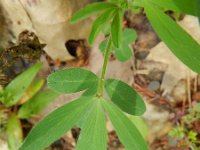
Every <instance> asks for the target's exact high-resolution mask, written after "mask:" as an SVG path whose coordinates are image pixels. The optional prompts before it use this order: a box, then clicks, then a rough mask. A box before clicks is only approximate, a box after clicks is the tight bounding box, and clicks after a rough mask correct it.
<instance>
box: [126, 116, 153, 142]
mask: <svg viewBox="0 0 200 150" xmlns="http://www.w3.org/2000/svg"><path fill="white" fill-rule="evenodd" d="M128 118H129V119H130V120H131V122H133V124H134V125H135V126H136V128H137V129H138V131H140V134H141V135H142V137H143V138H144V139H147V136H148V130H149V129H148V127H147V125H146V123H145V122H144V120H143V119H142V118H141V117H138V116H132V115H129V116H128Z"/></svg>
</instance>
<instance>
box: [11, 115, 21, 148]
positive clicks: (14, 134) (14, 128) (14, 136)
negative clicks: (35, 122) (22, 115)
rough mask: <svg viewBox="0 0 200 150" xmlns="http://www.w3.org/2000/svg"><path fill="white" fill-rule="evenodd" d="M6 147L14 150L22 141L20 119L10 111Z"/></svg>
mask: <svg viewBox="0 0 200 150" xmlns="http://www.w3.org/2000/svg"><path fill="white" fill-rule="evenodd" d="M7 137H8V147H9V149H10V150H16V149H18V148H19V146H20V145H21V143H22V140H23V133H22V127H21V123H20V120H19V119H18V118H17V116H16V115H15V114H14V113H11V114H10V115H9V118H8V122H7Z"/></svg>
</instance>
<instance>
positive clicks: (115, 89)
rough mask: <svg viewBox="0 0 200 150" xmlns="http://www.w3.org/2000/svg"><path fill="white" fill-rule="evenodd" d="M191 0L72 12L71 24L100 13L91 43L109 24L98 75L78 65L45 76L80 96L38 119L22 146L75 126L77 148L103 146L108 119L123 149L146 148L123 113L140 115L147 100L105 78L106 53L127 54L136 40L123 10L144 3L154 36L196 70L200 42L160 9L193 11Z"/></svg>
mask: <svg viewBox="0 0 200 150" xmlns="http://www.w3.org/2000/svg"><path fill="white" fill-rule="evenodd" d="M194 4H196V0H134V1H133V0H111V1H108V2H96V3H92V4H90V5H88V6H86V7H85V8H83V9H81V10H80V11H78V12H77V13H75V14H74V15H73V16H72V18H71V22H72V23H76V22H77V21H80V20H83V19H85V18H87V17H89V16H91V15H98V17H97V18H96V20H95V21H94V23H93V25H92V29H91V33H90V36H89V40H88V41H89V43H90V44H91V45H92V44H93V43H94V41H95V39H96V37H97V36H98V35H99V33H100V32H101V31H103V30H104V29H105V28H106V27H107V26H108V25H110V30H109V33H108V34H107V39H106V40H105V41H103V42H102V43H101V45H100V49H101V51H102V52H103V54H104V63H103V67H102V73H101V76H100V77H98V76H97V75H95V74H94V73H92V72H90V71H88V70H85V69H81V68H70V69H64V70H60V71H57V72H55V73H53V74H51V75H49V77H48V85H49V87H50V88H52V89H54V90H55V91H58V92H60V93H66V94H70V93H76V92H82V95H81V96H80V97H79V98H78V99H76V100H73V101H72V102H70V103H67V104H65V105H63V106H62V107H60V108H58V109H56V110H55V111H53V112H51V113H50V114H49V115H47V116H46V117H45V118H44V119H43V120H41V121H40V122H39V123H38V124H37V125H36V126H35V127H34V128H33V129H32V131H31V132H30V133H29V135H28V136H27V138H26V139H25V141H24V143H23V144H22V146H21V147H20V150H41V149H43V148H45V147H47V146H48V145H50V144H51V143H52V142H53V141H55V140H57V139H58V138H59V137H61V136H63V135H64V134H65V133H66V132H68V131H69V130H70V129H71V128H72V127H74V126H77V127H80V128H81V133H80V136H79V139H78V141H77V145H76V149H77V150H106V149H107V132H106V120H107V119H108V118H109V119H110V120H111V122H112V124H113V127H114V128H115V130H116V133H117V135H118V137H119V139H120V141H121V142H122V144H123V145H124V146H125V148H126V150H147V149H148V147H147V144H146V142H145V140H144V139H143V137H142V135H141V134H140V132H139V131H138V130H137V128H136V126H135V125H134V124H133V123H132V122H131V121H130V119H129V118H128V117H127V115H126V113H127V114H130V115H137V116H140V115H142V114H143V113H144V112H145V110H146V107H145V104H144V102H143V100H142V98H141V96H140V95H139V94H138V93H137V92H136V91H135V90H134V89H133V88H132V87H131V86H129V85H127V84H126V83H124V82H122V81H120V80H116V79H105V73H106V67H107V63H108V59H109V56H110V52H111V50H113V51H114V53H115V55H116V58H117V59H119V60H120V61H126V60H128V59H129V58H130V57H131V54H132V51H131V49H130V48H129V46H130V44H132V43H133V42H134V41H135V39H136V34H135V31H133V30H132V29H123V26H122V21H123V15H124V12H125V11H127V10H136V9H137V8H144V12H145V13H146V15H147V18H148V19H149V21H150V23H151V24H152V26H153V28H154V29H155V31H156V33H157V34H158V36H159V37H160V38H161V39H162V40H163V41H164V42H165V43H166V44H167V46H168V47H169V48H170V49H171V51H172V52H173V53H174V54H175V55H176V56H177V57H178V58H179V59H180V60H181V61H182V62H183V63H184V64H186V65H187V66H188V67H190V68H191V69H192V70H193V71H195V72H197V73H200V59H199V58H200V46H199V44H198V43H197V42H196V41H195V40H194V39H193V38H192V37H191V36H190V35H189V34H188V33H187V32H186V31H184V30H183V29H182V28H181V27H180V26H179V25H178V24H177V23H176V22H175V21H173V20H172V19H171V18H170V17H169V16H167V15H166V14H165V13H164V10H172V11H176V12H181V13H186V14H190V15H194V16H197V11H196V7H194V6H195V5H194ZM106 94H107V95H108V96H109V98H108V97H106V96H105V95H106ZM107 116H108V118H107Z"/></svg>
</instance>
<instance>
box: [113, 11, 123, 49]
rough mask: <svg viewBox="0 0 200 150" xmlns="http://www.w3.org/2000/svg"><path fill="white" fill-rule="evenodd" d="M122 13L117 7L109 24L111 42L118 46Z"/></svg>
mask: <svg viewBox="0 0 200 150" xmlns="http://www.w3.org/2000/svg"><path fill="white" fill-rule="evenodd" d="M122 15H123V12H122V10H121V9H118V11H117V13H116V14H115V17H114V18H113V21H112V24H111V35H112V41H113V44H114V45H115V46H116V47H117V48H119V47H120V45H121V36H122Z"/></svg>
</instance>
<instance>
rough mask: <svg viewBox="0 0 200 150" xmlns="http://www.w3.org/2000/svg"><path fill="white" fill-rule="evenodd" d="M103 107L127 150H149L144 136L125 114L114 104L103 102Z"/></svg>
mask: <svg viewBox="0 0 200 150" xmlns="http://www.w3.org/2000/svg"><path fill="white" fill-rule="evenodd" d="M103 105H104V108H105V110H106V112H107V113H108V116H109V118H110V120H111V122H112V124H113V126H114V128H115V130H116V132H117V135H118V137H119V139H120V141H121V142H122V143H123V144H124V146H125V148H126V150H148V148H147V144H146V143H145V140H144V139H143V137H142V135H141V134H140V132H139V131H138V130H137V128H136V127H135V125H134V124H133V123H132V122H131V121H130V120H129V119H128V118H127V117H126V116H125V115H124V114H123V112H122V111H121V110H120V109H119V108H118V107H117V106H115V105H114V104H113V103H112V102H108V101H106V100H103Z"/></svg>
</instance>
